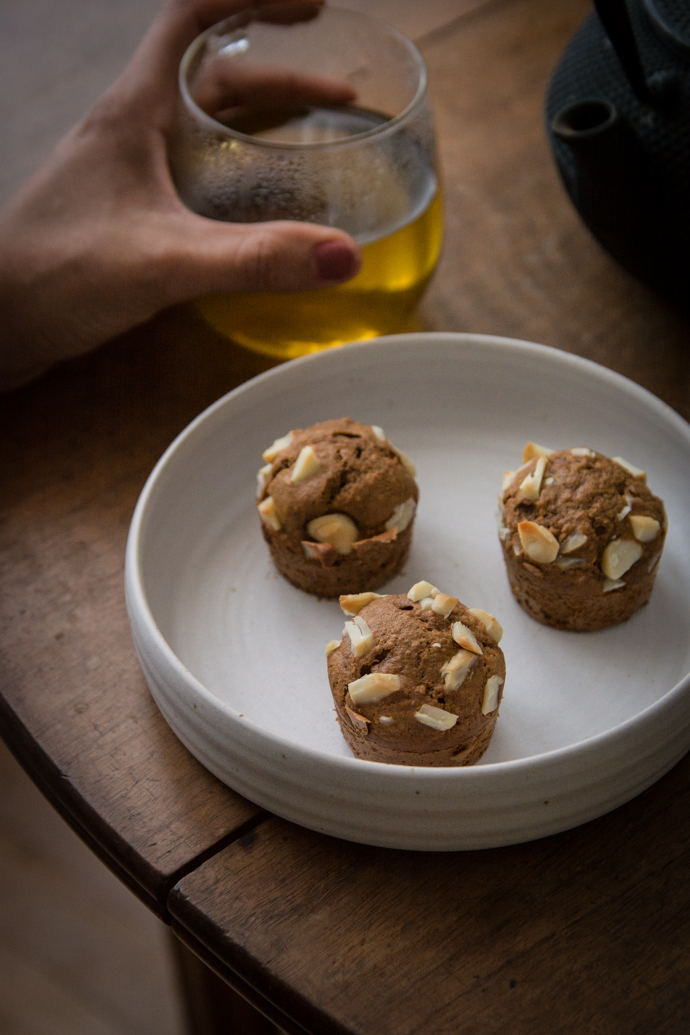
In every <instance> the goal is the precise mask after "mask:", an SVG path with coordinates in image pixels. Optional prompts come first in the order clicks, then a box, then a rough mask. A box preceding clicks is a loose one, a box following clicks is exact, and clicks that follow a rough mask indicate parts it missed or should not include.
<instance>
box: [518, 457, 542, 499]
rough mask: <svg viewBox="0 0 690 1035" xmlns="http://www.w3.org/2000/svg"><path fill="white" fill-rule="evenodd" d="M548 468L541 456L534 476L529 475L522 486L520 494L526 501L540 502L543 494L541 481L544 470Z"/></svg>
mask: <svg viewBox="0 0 690 1035" xmlns="http://www.w3.org/2000/svg"><path fill="white" fill-rule="evenodd" d="M545 467H546V459H545V458H544V457H543V456H540V457H539V459H538V460H537V464H536V467H535V468H534V471H533V472H532V474H528V475H527V477H526V478H525V479H524V481H523V482H522V483H521V485H520V492H521V493H522V495H523V496H524V497H525V499H526V500H532V501H534V500H538V499H539V494H540V492H541V480H542V478H543V477H544V468H545Z"/></svg>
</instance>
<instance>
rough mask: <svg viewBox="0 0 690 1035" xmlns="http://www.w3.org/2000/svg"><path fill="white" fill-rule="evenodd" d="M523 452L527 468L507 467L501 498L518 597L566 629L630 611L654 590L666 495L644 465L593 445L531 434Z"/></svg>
mask: <svg viewBox="0 0 690 1035" xmlns="http://www.w3.org/2000/svg"><path fill="white" fill-rule="evenodd" d="M524 456H525V457H527V458H528V460H527V462H526V464H523V468H522V469H520V470H518V471H516V472H515V473H514V474H512V476H511V477H508V475H509V474H510V473H511V472H507V473H506V475H505V476H504V480H503V494H502V497H501V501H500V509H501V524H500V526H499V537H500V540H501V546H502V549H503V557H504V560H505V563H506V569H507V572H508V578H509V580H510V585H511V589H512V591H513V594H514V596H515V598H516V600H517V601H518V603H519V604H520V605H521V607H522V608H523V609H524V610H525V611H527V613H528V614H530V615H531V616H532V617H533V618H536V619H537V620H538V621H540V622H543V623H544V624H545V625H553V626H556V627H557V628H559V629H570V630H574V631H580V632H584V631H590V630H594V629H603V628H605V627H607V626H609V625H615V624H617V623H618V622H623V621H626V620H627V619H628V618H630V616H631V615H632V614H634V612H635V611H637V610H638V609H639V608H640V607H642V606H643V605H644V604H646V603H647V601H648V600H649V596H650V594H651V591H652V587H653V585H654V577H655V574H656V562H657V561H658V557H659V555H660V552H661V551H660V548H661V547H663V541H664V538H665V529H666V515H665V511H664V505H663V503H662V501H661V500H660V499H659V498H658V497H656V496H654V495H653V494H652V492H651V491H650V490H649V489H648V487H647V484H646V474H645V472H644V471H642V470H641V469H640V468H638V467H635V466H634V465H633V464H631V463H629V462H628V461H626V460H623V459H622V458H621V457H614V458H609V457H606V456H603V455H602V454H601V453H597V452H595V451H594V450H593V449H590V448H589V447H588V446H575V447H574V448H572V449H563V450H557V451H553V450H548V449H546V448H545V447H543V446H539V447H536V446H535V445H534V443H528V445H527V446H526V447H525V453H524ZM653 558H655V559H656V560H655V561H654V563H651V562H652V559H653ZM614 590H616V591H617V592H615V593H614V592H613V591H614Z"/></svg>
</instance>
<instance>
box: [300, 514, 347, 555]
mask: <svg viewBox="0 0 690 1035" xmlns="http://www.w3.org/2000/svg"><path fill="white" fill-rule="evenodd" d="M307 532H308V534H309V535H310V536H311V537H312V539H316V540H317V542H319V543H330V545H331V546H333V547H335V549H336V550H337V551H338V553H341V554H348V553H351V552H352V544H353V543H354V542H356V540H357V536H358V535H359V533H358V531H357V525H356V524H355V523H354V521H353V520H352V518H351V517H348V516H347V514H324V515H323V516H322V517H317V518H314V520H313V521H310V522H309V524H308V525H307Z"/></svg>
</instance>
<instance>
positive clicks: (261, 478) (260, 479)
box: [256, 464, 273, 499]
mask: <svg viewBox="0 0 690 1035" xmlns="http://www.w3.org/2000/svg"><path fill="white" fill-rule="evenodd" d="M272 470H273V464H266V466H265V467H261V468H259V470H258V472H257V475H256V495H257V499H258V497H259V496H260V495H261V493H262V492H263V491H264V489H265V488H266V482H267V481H268V479H269V476H270V474H271V471H272Z"/></svg>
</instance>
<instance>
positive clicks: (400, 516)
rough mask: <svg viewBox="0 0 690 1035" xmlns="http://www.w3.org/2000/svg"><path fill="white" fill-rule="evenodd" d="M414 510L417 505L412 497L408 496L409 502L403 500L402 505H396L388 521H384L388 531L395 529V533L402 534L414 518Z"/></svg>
mask: <svg viewBox="0 0 690 1035" xmlns="http://www.w3.org/2000/svg"><path fill="white" fill-rule="evenodd" d="M416 509H417V504H416V502H415V500H414V497H413V496H410V498H409V500H405V502H404V503H398V505H397V507H395V508H394V510H393V513H392V514H391V516H390V517H389V518H388V521H386V528H387V529H388V531H391V529H395V531H396V532H404V531H405V529H406V528H407V526H408V525H409V523H410V521H411V520H412V518H413V517H414V513H415V510H416Z"/></svg>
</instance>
